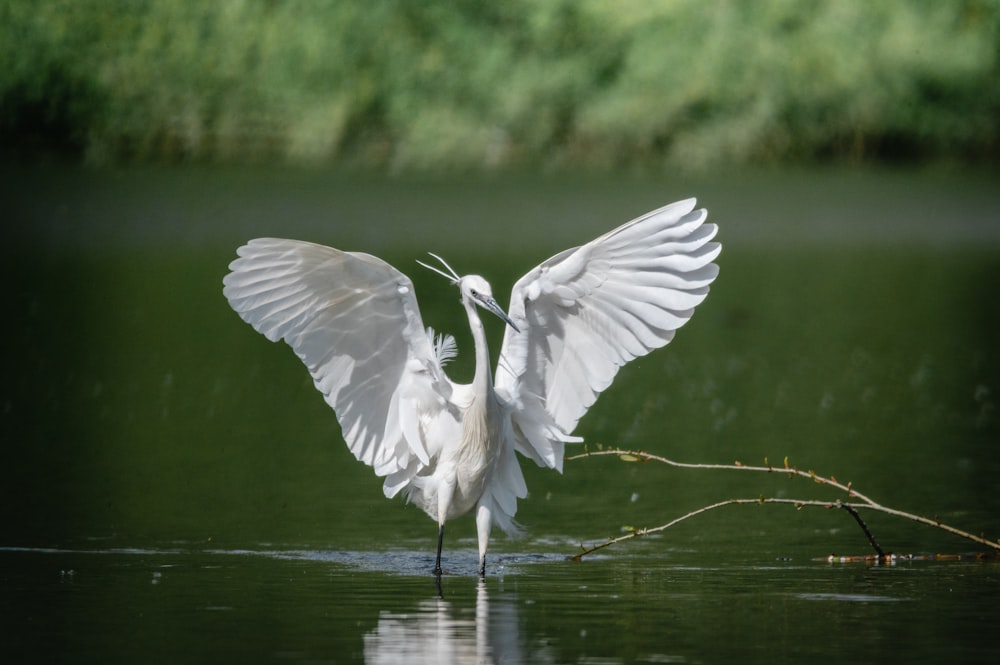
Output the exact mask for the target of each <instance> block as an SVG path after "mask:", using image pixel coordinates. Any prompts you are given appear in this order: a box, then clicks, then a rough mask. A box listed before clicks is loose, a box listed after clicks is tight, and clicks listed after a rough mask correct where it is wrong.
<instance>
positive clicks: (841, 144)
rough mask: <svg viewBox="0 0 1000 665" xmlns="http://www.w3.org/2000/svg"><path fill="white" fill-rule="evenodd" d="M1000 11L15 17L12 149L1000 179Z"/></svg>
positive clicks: (46, 10) (250, 11)
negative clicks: (777, 166)
mask: <svg viewBox="0 0 1000 665" xmlns="http://www.w3.org/2000/svg"><path fill="white" fill-rule="evenodd" d="M998 29H1000V0H964V1H960V0H952V1H948V2H938V1H937V0H911V1H899V2H869V1H868V0H816V1H813V2H802V1H799V0H773V1H770V2H735V1H734V2H725V1H720V2H704V1H702V0H674V1H666V0H661V1H659V2H653V1H648V0H627V1H620V2H602V1H598V0H583V1H578V2H570V1H552V0H511V1H508V2H504V3H487V2H480V1H471V0H449V1H447V2H444V1H434V2H390V1H374V2H367V1H366V2H350V1H346V2H345V1H340V2H336V1H330V2H319V1H317V2H301V1H288V2H277V1H265V0H226V1H224V2H204V3H202V2H189V1H185V0H47V1H45V2H34V1H29V0H0V146H2V147H0V150H2V152H3V153H4V156H5V157H7V158H8V159H9V158H14V159H21V158H24V157H30V156H34V155H38V154H45V155H60V156H69V157H71V158H80V159H84V160H86V161H89V162H91V163H114V162H160V161H167V162H176V161H194V162H226V163H229V162H239V163H246V162H257V163H260V162H278V163H285V164H307V165H311V164H316V165H346V166H353V167H363V168H377V169H386V170H392V171H413V170H422V169H488V168H507V167H519V166H533V167H539V166H541V167H546V168H569V167H573V168H578V167H581V166H583V167H590V168H596V169H606V168H621V167H628V166H642V167H644V168H650V167H651V168H653V169H678V168H679V169H687V170H701V169H708V168H714V167H718V166H719V165H722V164H726V165H731V164H766V163H772V162H776V161H827V160H833V161H869V160H875V161H881V160H888V161H926V160H947V161H957V162H980V163H982V162H988V163H994V162H995V160H996V155H997V148H998V143H1000V71H998V54H1000V49H998Z"/></svg>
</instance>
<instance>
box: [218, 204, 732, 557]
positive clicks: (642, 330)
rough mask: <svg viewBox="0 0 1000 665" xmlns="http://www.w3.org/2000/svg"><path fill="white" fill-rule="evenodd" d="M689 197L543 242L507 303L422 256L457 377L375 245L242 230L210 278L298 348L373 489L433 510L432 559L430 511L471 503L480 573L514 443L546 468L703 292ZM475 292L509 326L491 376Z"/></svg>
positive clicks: (236, 304) (504, 505)
mask: <svg viewBox="0 0 1000 665" xmlns="http://www.w3.org/2000/svg"><path fill="white" fill-rule="evenodd" d="M694 206H695V200H694V199H688V200H686V201H679V202H677V203H673V204H671V205H668V206H665V207H663V208H660V209H658V210H654V211H652V212H650V213H648V214H646V215H643V216H642V217H639V218H637V219H635V220H632V221H631V222H628V223H627V224H624V225H623V226H620V227H618V228H616V229H614V230H613V231H610V232H608V233H606V234H604V235H602V236H601V237H599V238H597V239H596V240H593V241H591V242H589V243H587V244H585V245H583V246H581V247H576V248H573V249H568V250H566V251H563V252H561V253H559V254H556V255H555V256H553V257H552V258H550V259H548V260H547V261H545V262H543V263H542V264H541V265H539V266H537V267H536V268H534V269H533V270H531V271H530V272H529V273H528V274H527V275H525V276H524V277H522V278H521V279H520V280H518V282H517V283H516V284H515V285H514V289H513V292H512V293H511V298H510V309H509V316H508V314H505V313H504V311H503V310H502V309H501V308H500V306H499V305H498V304H497V302H496V300H495V299H494V298H493V292H492V289H491V288H490V285H489V283H487V281H486V280H485V279H483V278H482V277H480V276H479V275H466V276H464V277H460V276H459V275H458V274H457V273H455V271H454V270H452V269H451V267H450V266H448V264H447V263H445V262H444V260H443V259H440V257H437V256H435V258H437V259H438V260H439V261H441V264H442V265H443V266H444V267H445V269H446V270H447V271H448V272H444V271H442V270H438V269H437V268H431V269H432V270H434V271H435V272H437V273H439V274H441V275H443V276H445V277H447V278H448V279H449V280H451V281H452V282H453V283H454V284H456V285H457V286H458V287H459V290H460V291H461V303H462V305H463V307H465V312H466V315H467V316H468V318H469V325H470V327H471V328H472V338H473V341H474V343H475V353H476V364H475V374H474V376H473V379H472V383H470V384H458V383H454V382H452V381H451V380H450V379H449V378H448V376H447V375H446V374H445V372H444V370H443V369H442V368H443V365H444V364H445V362H446V361H447V360H448V359H450V358H451V357H453V356H454V355H455V343H454V339H453V338H452V337H451V336H435V335H434V333H433V331H432V330H431V329H429V328H428V329H426V330H425V329H424V325H423V322H422V320H421V317H420V310H419V308H418V306H417V299H416V296H415V294H414V292H413V283H412V282H411V281H410V279H409V278H408V277H406V275H404V274H403V273H401V272H399V271H398V270H396V269H395V268H393V267H392V266H390V265H389V264H387V263H385V262H384V261H382V260H380V259H378V258H375V257H374V256H370V255H368V254H362V253H357V252H344V251H340V250H338V249H333V248H330V247H324V246H322V245H316V244H312V243H308V242H301V241H297V240H282V239H275V238H257V239H255V240H251V241H250V242H248V243H247V244H246V245H243V246H242V247H240V248H239V249H238V250H237V254H238V255H239V258H237V259H236V260H235V261H233V262H232V263H231V264H230V266H229V267H230V269H231V271H232V272H230V273H229V274H228V275H226V277H225V279H224V280H223V281H224V285H225V286H224V290H223V292H224V294H225V296H226V298H227V299H228V300H229V304H230V305H231V306H232V307H233V309H234V310H236V312H238V313H239V315H240V316H241V317H242V318H243V320H245V321H246V322H247V323H249V324H250V325H252V326H253V327H254V329H256V330H257V331H258V332H260V333H262V334H263V335H264V336H266V337H267V338H268V339H269V340H271V341H277V340H279V339H280V340H284V341H285V342H286V343H287V344H288V345H289V346H291V347H292V349H293V350H294V351H295V353H296V354H297V355H298V356H299V358H301V360H302V362H303V363H305V365H306V367H307V368H308V369H309V373H310V374H311V375H312V378H313V381H314V382H315V385H316V388H317V389H318V390H319V391H320V392H321V393H322V394H323V397H324V398H325V400H326V402H327V403H328V404H329V405H330V406H331V407H333V410H334V411H335V413H336V415H337V418H338V420H339V421H340V426H341V430H342V432H343V436H344V440H345V441H346V442H347V445H348V447H349V448H350V450H351V452H352V453H353V454H354V456H355V457H356V458H357V459H359V460H361V461H362V462H364V463H365V464H367V465H369V466H371V467H373V468H374V470H375V473H376V474H377V475H378V476H381V477H384V478H385V482H384V485H383V490H384V493H385V495H386V497H390V498H391V497H393V496H395V495H397V494H399V493H400V492H402V493H403V494H404V495H405V496H406V497H407V498H408V499H409V500H410V501H411V502H413V503H415V504H416V505H418V506H419V507H420V508H422V509H423V510H424V512H426V513H427V514H428V515H429V516H430V517H431V518H432V519H434V520H436V521H437V524H438V542H437V558H436V560H435V565H434V572H435V573H436V574H438V575H440V574H441V547H442V543H443V539H444V525H445V522H447V521H448V520H450V519H453V518H456V517H458V516H460V515H463V514H465V513H467V512H469V511H471V510H472V509H473V508H475V509H476V526H477V533H478V541H479V574H480V575H485V573H486V549H487V545H488V541H489V535H490V529H491V526H492V525H493V524H494V523H496V524H497V525H498V526H499V527H500V528H501V529H503V530H504V531H505V532H507V533H509V534H511V533H516V532H517V531H518V528H519V527H518V525H517V524H516V523H515V521H514V514H515V513H516V512H517V499H523V498H524V497H526V496H527V487H526V486H525V482H524V477H523V475H522V474H521V468H520V466H519V463H518V460H517V458H516V455H515V451H516V452H519V453H521V454H522V455H524V456H526V457H528V458H530V459H532V460H534V461H535V462H536V463H537V464H539V465H540V466H544V467H549V468H553V469H556V470H558V471H560V472H561V471H562V465H563V450H564V445H565V444H566V443H568V442H575V441H580V439H579V438H578V437H574V436H572V432H573V429H574V428H575V427H576V424H577V421H578V420H579V419H580V418H581V417H582V416H583V414H584V413H585V412H586V410H587V409H588V408H589V407H590V405H591V404H593V403H594V400H595V399H596V398H597V395H598V394H599V393H600V392H601V391H603V390H604V389H605V388H607V387H608V386H609V385H610V384H611V381H612V379H613V378H614V376H615V374H616V373H617V372H618V370H619V368H620V367H621V366H622V365H624V364H625V363H627V362H628V361H630V360H632V359H633V358H637V357H639V356H643V355H645V354H647V353H649V352H650V351H652V350H653V349H656V348H659V347H661V346H663V345H665V344H667V343H668V342H669V341H670V340H671V339H672V338H673V336H674V332H675V331H676V330H677V329H678V328H680V327H681V326H682V325H684V324H685V323H686V322H687V321H688V320H689V319H690V318H691V315H692V314H693V312H694V308H695V307H696V306H697V305H698V304H699V303H701V302H702V300H704V299H705V296H706V295H707V294H708V290H709V285H710V284H711V283H712V281H713V280H714V279H715V277H716V275H717V274H718V267H717V266H716V265H715V264H714V263H712V261H713V260H714V259H715V257H716V256H718V254H719V251H720V249H721V247H720V245H719V243H717V242H712V241H711V240H712V238H713V237H714V236H715V233H716V230H717V229H716V226H715V225H714V224H706V223H704V222H705V219H706V215H707V213H706V212H705V210H695V209H694ZM432 256H434V255H432ZM421 265H424V266H425V267H428V268H430V266H427V265H426V264H421ZM477 307H481V308H483V309H485V310H487V311H489V312H492V313H493V314H495V315H496V316H498V317H499V318H501V319H502V320H503V321H505V322H506V323H507V326H508V328H507V330H506V333H505V335H504V339H503V344H502V346H501V349H500V357H499V361H498V362H497V368H496V378H495V380H494V377H493V375H492V373H491V372H490V361H489V352H488V351H487V347H486V334H485V332H484V329H483V322H482V321H481V320H480V319H479V315H478V313H477V309H476V308H477Z"/></svg>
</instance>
